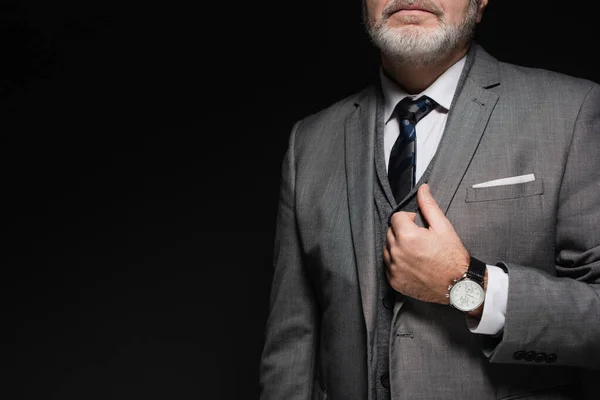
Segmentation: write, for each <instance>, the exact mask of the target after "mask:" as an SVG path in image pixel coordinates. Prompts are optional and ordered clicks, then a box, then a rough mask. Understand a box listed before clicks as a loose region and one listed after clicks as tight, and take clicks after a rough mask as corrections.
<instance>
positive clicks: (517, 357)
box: [513, 351, 525, 360]
mask: <svg viewBox="0 0 600 400" xmlns="http://www.w3.org/2000/svg"><path fill="white" fill-rule="evenodd" d="M523 357H525V352H524V351H515V354H513V358H514V359H515V360H522V359H523Z"/></svg>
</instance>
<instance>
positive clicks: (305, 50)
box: [0, 0, 600, 399]
mask: <svg viewBox="0 0 600 400" xmlns="http://www.w3.org/2000/svg"><path fill="white" fill-rule="evenodd" d="M205 3H208V4H205ZM550 3H551V2H547V1H541V0H535V1H533V0H530V1H526V2H525V1H522V0H510V1H509V0H502V1H494V0H492V1H491V4H490V5H489V7H488V10H487V12H486V15H485V18H484V22H483V23H482V24H481V26H480V27H479V30H478V32H477V39H478V40H479V42H480V43H481V44H482V45H483V46H484V47H485V48H486V49H487V50H488V51H489V52H490V53H491V54H492V55H494V56H496V57H497V58H499V59H500V60H503V61H509V62H515V63H518V64H522V65H528V66H534V67H543V68H547V69H552V70H556V71H561V72H565V73H568V74H571V75H575V76H580V77H584V78H588V79H592V80H595V81H597V82H600V68H599V67H600V63H599V62H598V61H597V60H596V57H595V53H596V52H597V50H598V45H597V43H596V38H597V37H598V34H597V29H596V27H595V26H594V25H593V24H594V23H595V21H594V17H593V15H594V14H593V13H592V12H591V11H590V10H589V9H587V5H589V4H591V3H592V2H591V1H590V2H587V3H585V2H577V7H570V8H569V7H561V8H553V7H551V6H550ZM0 4H1V5H0V23H1V31H0V51H1V52H2V57H1V59H0V138H1V142H0V162H1V164H0V165H1V166H2V170H1V175H0V176H1V181H0V182H1V186H0V195H1V198H2V200H3V201H2V204H3V206H2V212H1V214H0V215H2V222H1V224H0V226H1V227H2V233H3V238H2V252H1V254H2V262H1V264H0V267H1V268H2V272H3V273H2V278H0V282H1V285H2V288H1V292H2V297H3V302H2V303H1V304H3V307H2V316H3V318H2V321H3V322H1V324H2V325H0V326H2V327H3V329H2V330H3V332H4V334H5V335H6V336H5V339H3V346H2V348H3V349H4V352H3V353H4V354H3V355H2V357H1V359H2V361H3V363H2V365H3V371H2V372H3V374H2V376H3V380H4V379H5V380H6V382H7V383H10V384H12V385H15V387H16V392H14V395H13V396H11V398H15V399H252V398H257V395H258V361H259V356H260V351H261V349H262V340H263V330H264V323H265V319H266V315H267V300H268V294H269V286H270V279H271V247H272V239H273V231H274V223H275V213H276V204H277V197H278V186H279V176H280V163H281V160H282V157H283V153H284V151H285V147H286V143H287V138H288V134H289V131H290V129H291V127H292V124H293V123H294V122H295V121H296V120H297V119H299V118H301V117H303V116H305V115H306V114H308V113H311V112H314V111H316V110H318V109H320V108H322V107H325V106H327V105H329V104H330V103H332V102H334V101H335V100H338V99H340V98H342V97H344V96H346V95H348V94H350V93H352V92H355V91H357V90H359V89H361V88H362V87H363V86H364V85H366V84H367V83H368V82H369V80H370V79H371V78H372V77H373V76H374V75H375V74H376V72H377V53H376V52H375V51H374V49H373V48H372V47H371V46H370V44H369V42H368V40H367V37H366V35H365V34H364V32H363V28H362V26H361V20H360V1H358V0H357V1H352V2H348V1H342V0H335V1H334V0H327V1H323V0H321V1H303V2H282V1H267V2H264V1H263V2H237V1H230V2H200V1H196V2H183V1H170V2H163V3H162V4H159V5H151V3H150V2H147V3H142V2H137V3H136V2H117V1H95V0H94V1H85V2H82V1H74V0H60V1H42V0H37V1H33V0H30V1H19V2H16V1H12V2H8V1H2V2H1V3H0ZM3 336H4V335H3ZM3 397H4V396H3Z"/></svg>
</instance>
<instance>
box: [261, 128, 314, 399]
mask: <svg viewBox="0 0 600 400" xmlns="http://www.w3.org/2000/svg"><path fill="white" fill-rule="evenodd" d="M299 125H300V123H297V124H296V125H295V126H294V128H293V129H292V133H291V136H290V140H289V146H288V150H287V152H286V154H285V157H284V161H283V165H282V181H281V190H280V198H279V208H278V214H277V224H276V231H275V242H274V254H273V260H274V261H273V262H274V274H273V281H272V287H271V295H270V300H269V316H268V319H267V324H266V337H265V344H264V348H263V353H262V359H261V364H260V388H261V396H260V398H261V400H281V399H286V400H288V399H289V400H296V399H297V400H300V399H310V398H311V394H312V390H313V388H312V386H313V384H314V365H315V359H316V345H317V340H316V339H317V332H318V326H317V322H318V319H317V305H316V301H315V298H314V295H313V291H312V288H311V286H310V283H309V281H308V278H307V276H306V273H305V269H304V267H303V262H302V258H303V257H302V253H301V248H300V243H299V237H298V226H297V222H296V213H295V200H294V198H295V174H296V167H295V155H294V143H295V137H296V133H297V130H298V127H299Z"/></svg>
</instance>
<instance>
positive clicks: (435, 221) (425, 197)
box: [417, 183, 454, 231]
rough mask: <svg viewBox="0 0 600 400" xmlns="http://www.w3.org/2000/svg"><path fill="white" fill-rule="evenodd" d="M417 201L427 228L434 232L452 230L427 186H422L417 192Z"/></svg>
mask: <svg viewBox="0 0 600 400" xmlns="http://www.w3.org/2000/svg"><path fill="white" fill-rule="evenodd" d="M417 201H418V203H419V208H420V209H421V213H422V214H423V217H424V218H425V220H426V221H427V223H428V224H429V227H430V228H431V229H433V230H435V231H448V230H452V231H453V230H454V228H453V227H452V224H451V223H450V221H449V220H448V218H446V216H445V215H444V212H443V211H442V210H441V209H440V207H439V206H438V204H437V202H436V201H435V199H434V198H433V196H432V195H431V192H430V191H429V185H428V184H426V183H425V184H423V185H421V187H419V190H418V192H417Z"/></svg>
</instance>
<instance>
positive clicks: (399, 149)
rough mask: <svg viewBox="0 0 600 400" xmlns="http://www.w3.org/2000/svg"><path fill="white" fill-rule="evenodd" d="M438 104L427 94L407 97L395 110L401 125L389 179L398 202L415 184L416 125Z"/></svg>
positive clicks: (391, 155)
mask: <svg viewBox="0 0 600 400" xmlns="http://www.w3.org/2000/svg"><path fill="white" fill-rule="evenodd" d="M436 106H437V104H436V102H435V101H433V100H432V99H430V98H429V97H427V96H421V97H419V98H418V99H417V100H413V99H411V98H409V97H405V98H404V99H402V101H400V102H399V103H398V105H397V106H396V109H395V110H394V112H395V114H396V117H397V118H398V124H399V125H400V135H398V139H396V143H394V146H393V147H392V152H391V154H390V161H389V164H388V180H389V182H390V187H391V188H392V193H393V194H394V198H395V199H396V203H400V201H402V199H404V197H406V195H407V194H408V193H409V192H410V190H411V189H412V188H413V186H414V185H415V183H416V182H415V165H416V164H415V162H416V145H415V144H416V143H415V139H416V138H417V135H416V128H415V127H416V125H417V122H419V120H421V118H423V117H425V116H426V115H427V114H429V112H430V111H431V110H433V109H434V108H435V107H436Z"/></svg>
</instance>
